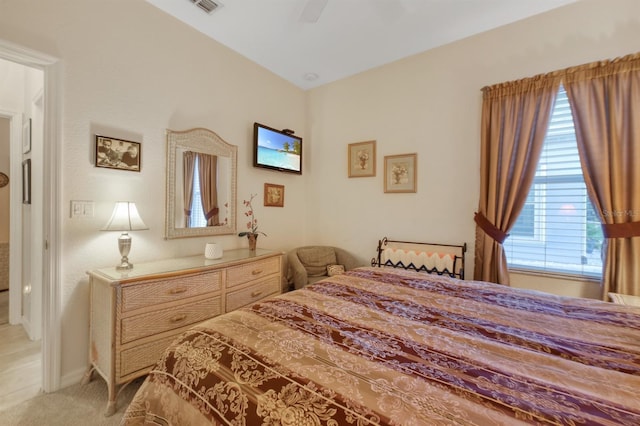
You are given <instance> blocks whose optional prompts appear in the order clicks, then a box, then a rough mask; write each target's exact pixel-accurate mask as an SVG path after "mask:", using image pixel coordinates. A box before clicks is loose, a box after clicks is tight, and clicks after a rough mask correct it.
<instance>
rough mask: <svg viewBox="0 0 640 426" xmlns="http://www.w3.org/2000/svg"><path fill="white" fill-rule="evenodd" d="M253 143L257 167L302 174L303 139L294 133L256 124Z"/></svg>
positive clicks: (254, 160) (254, 162) (254, 125)
mask: <svg viewBox="0 0 640 426" xmlns="http://www.w3.org/2000/svg"><path fill="white" fill-rule="evenodd" d="M253 142H254V144H253V145H254V149H253V165H254V166H255V167H264V168H266V169H271V170H278V171H281V172H288V173H297V174H299V175H301V174H302V138H301V137H299V136H295V135H294V134H293V131H291V130H286V129H285V130H276V129H273V128H271V127H268V126H265V125H264V124H260V123H254V124H253Z"/></svg>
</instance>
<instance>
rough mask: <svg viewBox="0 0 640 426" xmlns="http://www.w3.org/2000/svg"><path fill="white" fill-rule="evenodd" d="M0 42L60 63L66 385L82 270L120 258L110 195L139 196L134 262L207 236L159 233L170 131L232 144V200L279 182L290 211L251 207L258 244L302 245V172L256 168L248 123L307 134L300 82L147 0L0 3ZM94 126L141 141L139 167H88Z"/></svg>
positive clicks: (77, 345) (73, 362)
mask: <svg viewBox="0 0 640 426" xmlns="http://www.w3.org/2000/svg"><path fill="white" fill-rule="evenodd" d="M0 39H4V40H7V41H9V42H12V43H15V44H19V45H22V46H25V47H28V48H31V49H35V50H38V51H41V52H44V53H46V54H49V55H51V56H54V57H57V58H60V60H61V69H62V76H61V80H62V81H61V84H62V94H61V95H62V96H61V98H62V129H61V131H62V140H63V143H64V149H63V152H62V159H63V164H62V165H61V166H62V167H61V170H62V199H61V206H62V209H63V222H62V224H61V226H62V228H61V233H60V234H61V235H62V256H63V264H62V265H61V266H62V267H61V270H62V283H61V287H62V347H63V353H62V376H63V383H66V382H68V381H69V380H73V379H74V378H75V379H79V378H80V375H81V374H82V370H83V369H84V368H85V367H86V363H87V357H88V355H87V350H86V348H88V340H87V335H88V309H89V306H88V286H87V283H88V280H87V275H86V273H85V271H87V270H88V269H92V268H97V267H105V266H110V265H115V264H116V263H117V262H118V260H119V254H118V249H117V241H116V240H117V235H114V233H107V232H100V231H99V230H100V228H101V227H102V226H103V225H104V224H105V223H106V221H107V219H108V218H109V215H110V213H111V209H112V206H113V203H114V202H115V201H116V200H132V201H135V202H136V203H137V205H138V209H139V211H140V214H141V215H142V217H143V219H144V220H145V222H146V224H147V225H148V226H149V228H150V229H149V230H148V231H143V232H137V233H134V234H133V247H132V250H131V254H130V259H131V260H132V261H133V262H134V263H139V262H143V261H147V260H152V259H163V258H168V257H172V256H183V255H192V254H199V253H202V251H203V250H204V245H205V242H206V241H210V240H211V239H209V238H191V239H184V240H179V241H173V240H172V241H169V240H165V239H164V231H163V229H164V202H165V196H164V193H165V191H164V188H165V172H164V170H165V160H166V158H165V150H166V147H165V145H166V141H165V129H167V128H170V129H176V130H182V129H188V128H192V127H206V128H209V129H212V130H214V131H215V132H216V133H218V134H219V135H220V136H221V137H223V138H224V139H225V140H227V141H228V142H229V143H232V144H234V145H237V146H238V163H239V164H238V191H239V193H238V198H239V200H242V199H243V198H248V197H249V194H250V193H258V194H262V191H263V184H264V182H271V183H276V184H281V185H285V186H286V191H287V193H286V195H287V205H286V206H285V208H281V209H274V208H272V209H265V208H257V209H256V210H257V214H258V219H259V220H260V221H261V222H262V224H263V226H262V229H263V230H264V232H266V233H267V234H268V235H269V237H268V239H267V238H265V239H264V240H263V242H262V244H264V246H263V247H273V248H282V249H286V248H287V247H290V246H294V245H301V244H302V243H303V242H304V232H302V231H301V230H303V229H304V228H305V226H304V225H305V224H304V222H303V220H304V217H303V215H301V214H299V212H301V211H304V205H305V201H306V200H305V199H306V193H305V191H304V185H303V181H304V176H302V177H300V176H293V175H284V174H280V173H274V172H269V171H264V170H257V169H254V168H253V166H252V153H251V143H252V141H251V137H252V131H253V127H252V126H253V122H254V121H259V122H262V123H265V124H268V125H271V126H273V127H276V128H291V129H294V130H296V131H297V132H298V133H299V134H301V135H302V136H305V135H304V129H305V110H306V108H305V101H306V94H305V93H304V92H303V91H302V90H300V89H298V88H296V87H294V86H292V85H290V84H289V83H287V82H285V81H284V80H282V79H281V78H279V77H277V76H276V75H274V74H272V73H270V72H268V71H266V70H265V69H264V68H262V67H260V66H258V65H256V64H254V63H252V62H250V61H248V60H246V59H245V58H243V57H241V56H240V55H238V54H236V53H234V52H232V51H230V50H229V49H227V48H225V47H223V46H221V45H220V44H218V43H215V42H213V41H211V40H210V39H208V38H206V37H205V36H204V35H202V34H201V33H199V32H197V31H195V30H193V29H190V28H188V27H186V26H185V25H184V24H182V23H181V22H179V21H177V20H176V19H174V18H171V17H170V16H168V15H166V14H165V13H163V12H161V11H160V10H158V9H157V8H155V7H153V6H151V5H149V4H147V3H146V2H144V1H142V0H134V1H129V0H127V1H124V0H121V1H118V0H115V1H107V2H104V1H97V0H70V1H44V0H42V1H36V2H22V1H19V0H8V1H3V2H1V3H0ZM98 131H99V132H101V133H103V134H106V135H109V136H113V137H121V138H123V139H128V140H135V141H139V142H141V143H142V156H141V157H142V171H141V172H140V173H135V172H126V171H117V170H110V169H99V168H95V167H94V166H93V164H92V160H91V159H92V155H91V154H92V150H91V146H92V144H93V135H94V134H95V133H96V132H98ZM71 200H93V201H94V202H95V217H93V218H83V219H70V218H69V207H70V201H71ZM292 224H293V225H292ZM292 228H293V229H292ZM215 240H216V241H218V242H221V243H222V244H223V246H224V248H225V249H232V248H235V247H238V246H246V244H247V242H246V239H240V238H238V237H237V236H224V237H217V238H215Z"/></svg>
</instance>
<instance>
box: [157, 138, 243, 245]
mask: <svg viewBox="0 0 640 426" xmlns="http://www.w3.org/2000/svg"><path fill="white" fill-rule="evenodd" d="M237 152H238V147H236V146H235V145H231V144H228V143H227V142H225V141H224V140H223V139H222V138H221V137H220V136H218V135H217V134H216V133H215V132H212V131H211V130H208V129H190V130H185V131H175V130H167V199H166V220H165V236H166V238H187V237H204V236H208V235H225V234H235V233H236V167H237Z"/></svg>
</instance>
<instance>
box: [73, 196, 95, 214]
mask: <svg viewBox="0 0 640 426" xmlns="http://www.w3.org/2000/svg"><path fill="white" fill-rule="evenodd" d="M93 215H94V203H93V201H83V200H72V201H71V218H74V217H93Z"/></svg>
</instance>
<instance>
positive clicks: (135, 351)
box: [119, 334, 177, 378]
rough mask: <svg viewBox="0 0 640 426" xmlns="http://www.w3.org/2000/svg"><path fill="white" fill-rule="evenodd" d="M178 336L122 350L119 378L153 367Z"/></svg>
mask: <svg viewBox="0 0 640 426" xmlns="http://www.w3.org/2000/svg"><path fill="white" fill-rule="evenodd" d="M176 336H177V334H174V335H173V336H169V337H164V338H162V339H160V340H154V341H152V342H149V343H145V344H144V345H138V346H135V347H133V348H131V349H127V350H124V351H122V353H121V354H120V372H119V373H120V374H119V378H120V377H124V376H126V375H128V374H131V373H135V372H138V371H140V370H144V369H149V368H151V367H153V366H154V365H155V363H156V362H157V361H158V360H159V359H160V357H161V356H162V354H163V353H164V351H165V349H167V348H168V347H169V345H170V344H171V342H173V341H174V340H175V338H176Z"/></svg>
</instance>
